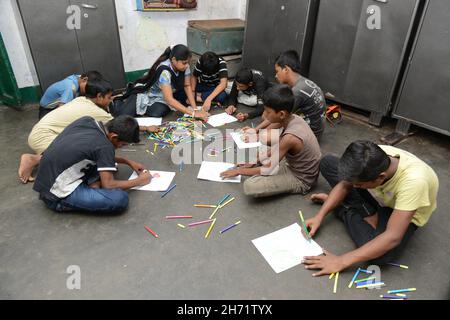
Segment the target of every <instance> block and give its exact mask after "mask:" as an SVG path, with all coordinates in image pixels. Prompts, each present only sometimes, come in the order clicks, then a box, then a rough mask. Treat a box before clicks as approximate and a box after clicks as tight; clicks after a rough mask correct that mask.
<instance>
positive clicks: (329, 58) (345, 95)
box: [309, 0, 419, 125]
mask: <svg viewBox="0 0 450 320" xmlns="http://www.w3.org/2000/svg"><path fill="white" fill-rule="evenodd" d="M418 7H419V0H395V1H386V0H382V1H380V0H345V1H342V0H322V1H321V2H320V6H319V13H318V17H317V27H316V32H315V37H314V44H313V50H312V57H311V64H310V71H309V77H310V79H311V80H313V81H314V82H316V83H317V84H318V85H319V86H320V87H321V88H322V90H323V91H324V92H325V93H326V96H327V97H328V98H330V97H331V99H332V100H334V101H337V102H340V103H344V104H347V105H350V106H354V107H357V108H360V109H363V110H367V111H370V112H371V118H370V122H371V123H372V124H376V125H379V124H380V122H381V119H382V116H384V115H386V114H387V113H388V112H389V110H390V107H391V102H392V98H393V93H394V89H395V87H396V84H397V83H398V79H399V75H400V69H401V65H402V62H403V59H404V56H405V52H406V48H407V44H408V40H409V37H410V33H411V30H412V27H413V24H414V19H415V17H416V14H417V11H418Z"/></svg>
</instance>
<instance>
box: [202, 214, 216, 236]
mask: <svg viewBox="0 0 450 320" xmlns="http://www.w3.org/2000/svg"><path fill="white" fill-rule="evenodd" d="M215 224H216V219H214V220H213V221H212V223H211V225H210V226H209V229H208V231H207V232H206V234H205V239H206V238H208V236H209V234H210V233H211V230H212V229H213V228H214V225H215Z"/></svg>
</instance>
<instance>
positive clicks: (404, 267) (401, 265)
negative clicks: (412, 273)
mask: <svg viewBox="0 0 450 320" xmlns="http://www.w3.org/2000/svg"><path fill="white" fill-rule="evenodd" d="M388 265H391V266H394V267H399V268H402V269H408V268H409V267H408V266H405V265H403V264H398V263H388Z"/></svg>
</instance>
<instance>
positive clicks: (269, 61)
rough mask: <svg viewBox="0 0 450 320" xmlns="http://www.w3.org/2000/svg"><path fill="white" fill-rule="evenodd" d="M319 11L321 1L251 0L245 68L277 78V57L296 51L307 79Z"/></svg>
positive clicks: (248, 4) (244, 60)
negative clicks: (288, 51)
mask: <svg viewBox="0 0 450 320" xmlns="http://www.w3.org/2000/svg"><path fill="white" fill-rule="evenodd" d="M317 7H318V1H317V0H277V1H274V0H248V2H247V17H246V28H245V35H244V48H243V64H244V66H246V67H250V68H255V69H258V70H260V71H262V72H263V73H264V74H265V75H266V76H267V77H268V78H273V77H274V75H275V70H274V68H275V67H274V63H275V59H276V57H277V56H278V55H279V54H280V53H282V52H283V51H286V50H290V49H295V50H297V51H298V53H299V54H300V57H301V64H302V73H303V74H304V75H307V72H308V65H309V58H310V52H311V44H312V35H313V33H314V32H313V31H314V27H315V18H316V15H317Z"/></svg>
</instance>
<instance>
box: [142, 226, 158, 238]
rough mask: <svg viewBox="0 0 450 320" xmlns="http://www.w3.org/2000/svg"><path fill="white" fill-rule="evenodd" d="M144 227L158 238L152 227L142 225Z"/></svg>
mask: <svg viewBox="0 0 450 320" xmlns="http://www.w3.org/2000/svg"><path fill="white" fill-rule="evenodd" d="M144 228H145V229H146V230H147V231H148V232H150V233H151V234H152V235H153V236H155V238H159V236H158V235H157V234H156V233H155V231H153V230H152V229H150V228H149V227H147V226H144Z"/></svg>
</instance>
